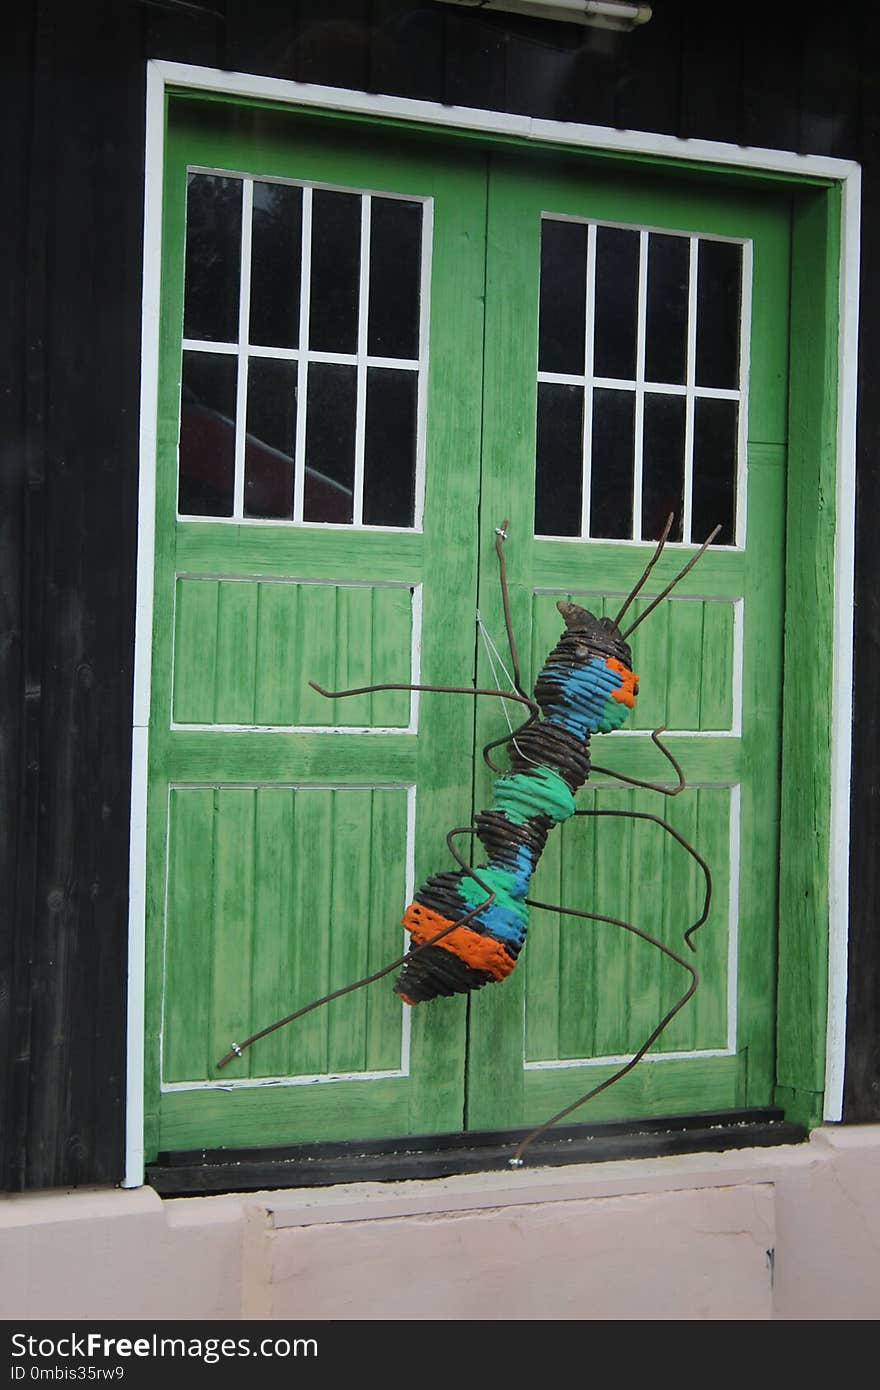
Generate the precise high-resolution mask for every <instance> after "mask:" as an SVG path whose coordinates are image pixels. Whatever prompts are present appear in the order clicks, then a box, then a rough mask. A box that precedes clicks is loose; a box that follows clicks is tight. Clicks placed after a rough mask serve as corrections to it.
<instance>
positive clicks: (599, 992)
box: [575, 786, 633, 1056]
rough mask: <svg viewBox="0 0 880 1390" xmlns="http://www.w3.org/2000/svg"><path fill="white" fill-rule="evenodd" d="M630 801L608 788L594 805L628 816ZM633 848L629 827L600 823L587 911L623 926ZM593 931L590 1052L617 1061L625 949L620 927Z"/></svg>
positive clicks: (623, 1015)
mask: <svg viewBox="0 0 880 1390" xmlns="http://www.w3.org/2000/svg"><path fill="white" fill-rule="evenodd" d="M632 800H633V797H632V793H631V792H630V791H627V790H624V791H618V790H617V789H615V788H612V787H610V786H609V787H605V788H603V790H602V792H601V801H600V802H599V803H598V804H599V805H600V806H601V807H603V808H607V809H609V810H610V809H614V810H621V811H627V810H630V809H631V808H632ZM632 842H633V833H632V822H631V821H628V820H626V819H623V818H620V819H618V818H617V817H613V818H612V817H609V818H607V819H606V818H600V819H599V824H598V829H597V831H596V843H597V859H596V888H595V899H594V902H592V903H590V904H589V905H588V909H587V910H589V911H593V912H600V913H603V914H605V915H607V916H609V917H621V918H623V919H624V921H629V920H630V919H631V915H632V910H631V884H632ZM578 906H580V904H578ZM585 925H586V924H585ZM589 929H590V928H589V927H588V926H587V930H589ZM594 930H595V931H596V933H597V935H596V944H597V949H596V965H595V972H596V973H595V1011H596V1032H595V1041H594V1048H595V1051H596V1054H597V1055H598V1056H605V1055H608V1056H617V1055H618V1054H619V1053H621V1052H622V1051H623V1050H624V1049H625V1047H626V1041H627V1036H628V1022H627V1011H628V1000H627V976H628V974H629V969H628V960H629V954H630V946H629V942H628V941H626V940H625V934H624V932H622V931H621V929H620V928H619V927H615V926H613V925H612V924H610V923H604V922H600V923H597V924H596V926H595V928H594ZM575 1055H577V1054H575ZM581 1055H583V1054H581Z"/></svg>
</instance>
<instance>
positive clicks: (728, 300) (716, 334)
mask: <svg viewBox="0 0 880 1390" xmlns="http://www.w3.org/2000/svg"><path fill="white" fill-rule="evenodd" d="M698 264H699V270H698V274H697V363H696V368H697V370H696V380H697V385H698V386H724V387H737V386H739V337H740V315H741V306H742V246H741V245H740V244H739V243H738V242H732V241H703V240H701V241H700V244H699V262H698Z"/></svg>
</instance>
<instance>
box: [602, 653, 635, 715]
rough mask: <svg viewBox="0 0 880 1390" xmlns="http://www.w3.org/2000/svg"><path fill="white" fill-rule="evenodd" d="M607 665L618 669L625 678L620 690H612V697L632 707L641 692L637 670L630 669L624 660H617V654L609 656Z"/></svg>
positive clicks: (619, 702)
mask: <svg viewBox="0 0 880 1390" xmlns="http://www.w3.org/2000/svg"><path fill="white" fill-rule="evenodd" d="M605 665H606V666H607V667H608V668H609V670H611V671H616V672H617V674H618V675H619V676H620V677H621V679H622V680H623V685H622V686H621V687H620V689H619V690H612V692H611V698H612V699H613V700H617V702H618V704H621V705H626V706H627V708H628V709H632V707H633V705H634V704H635V702H636V696H637V695H638V693H639V678H638V676H637V675H636V673H635V671H630V670H629V669H628V668H627V667H626V666H624V664H623V662H622V661H618V660H617V657H616V656H609V658H608V660H607V661H606V662H605Z"/></svg>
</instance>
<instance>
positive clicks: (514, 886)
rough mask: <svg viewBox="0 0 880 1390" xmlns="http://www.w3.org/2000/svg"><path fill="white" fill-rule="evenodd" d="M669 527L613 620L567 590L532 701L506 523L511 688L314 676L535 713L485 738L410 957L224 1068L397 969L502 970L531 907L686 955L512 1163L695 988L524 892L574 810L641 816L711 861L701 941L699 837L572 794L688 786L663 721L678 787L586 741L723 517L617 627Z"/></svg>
mask: <svg viewBox="0 0 880 1390" xmlns="http://www.w3.org/2000/svg"><path fill="white" fill-rule="evenodd" d="M671 525H672V517H671V516H670V517H669V519H668V521H667V523H666V527H665V529H664V532H663V535H662V536H661V538H660V541H659V543H658V545H657V548H656V550H655V552H654V554H653V556H652V558H651V560H650V561H649V562H648V565H647V566H646V568H645V570H644V572H643V573H642V576H641V578H640V579H639V580H638V582H637V583H636V585H635V586H634V588H633V589H632V590H631V591H630V593H629V595H628V597H627V599H626V601H625V603H624V605H623V607H622V608H621V610H620V612H619V613H618V614H617V616H616V617H615V618H613V619H612V618H605V617H603V618H597V617H595V616H594V615H593V614H592V613H590V612H588V611H587V610H586V609H585V608H581V607H579V606H578V605H577V604H575V603H570V602H565V601H560V602H559V603H558V604H557V607H558V609H559V611H560V613H561V615H562V617H563V619H564V621H565V631H564V632H563V633H562V635H561V637H560V638H559V641H558V642H557V644H556V646H555V647H554V649H553V651H552V652H551V653H550V655H549V656H548V657H547V659H546V661H545V662H544V665H543V667H542V669H541V671H540V674H539V675H538V678H537V681H536V682H535V689H534V698H531V697H530V696H529V695H527V694H526V692H525V690H524V689H523V688H522V685H521V683H520V677H519V664H518V660H517V655H516V643H515V641H514V637H513V631H512V627H511V621H510V607H509V602H508V593H507V584H506V578H505V566H504V554H503V548H502V542H503V540H504V539H505V538H506V534H507V532H506V526H507V523H506V522H504V524H503V525H502V526H501V527H500V528H498V529H497V530H496V551H497V554H498V560H499V567H500V580H501V593H502V598H503V601H504V616H505V624H506V628H507V639H508V644H509V647H510V654H511V658H512V662H513V685H514V691H513V692H506V691H500V690H484V689H479V688H474V687H466V686H431V685H408V684H406V685H404V684H401V685H392V684H383V685H378V686H362V687H358V688H356V689H353V690H337V691H330V690H324V689H323V688H322V687H321V686H319V685H316V684H315V682H310V684H312V685H313V686H314V688H315V689H316V690H317V691H318V692H319V693H320V694H322V695H325V696H327V697H328V698H331V699H341V698H344V697H346V696H349V695H363V694H367V693H369V692H370V691H373V690H420V691H433V692H441V693H446V694H461V695H471V696H476V695H489V696H496V697H498V696H500V697H501V698H503V699H507V700H514V701H519V702H520V703H522V704H524V705H526V706H528V709H529V718H528V719H527V720H526V721H525V723H524V724H522V725H521V727H520V728H518V729H516V730H514V731H512V732H511V733H510V734H509V735H507V736H505V737H504V738H502V739H498V740H495V741H494V742H493V743H490V744H487V745H486V747H485V748H484V750H483V756H484V758H485V759H486V762H487V763H488V764H489V766H490V767H491V768H492V769H493V771H495V772H497V773H500V774H501V775H500V776H499V777H498V779H497V781H496V783H495V787H494V799H493V803H492V805H491V806H490V807H488V808H487V809H486V810H484V811H480V812H479V813H478V814H477V815H476V816H475V818H474V821H473V823H472V824H471V825H470V826H466V827H460V828H458V829H455V830H450V832H449V834H448V835H447V837H446V842H447V845H448V847H449V849H450V852H451V853H452V855H453V857H454V858H455V859H456V861H457V863H458V865H459V867H458V869H454V870H447V871H445V872H442V873H438V874H434V875H433V876H432V877H431V878H429V879H428V880H427V882H426V883H424V884H423V885H422V887H421V888H420V889H419V890H418V892H417V893H416V895H415V898H414V900H413V902H411V903H410V904H409V906H408V907H407V908H406V911H405V913H404V917H403V924H404V926H405V927H406V929H407V930H408V932H409V933H410V947H409V949H408V950H407V951H406V952H405V954H404V955H403V956H401V957H400V958H399V959H398V960H395V961H392V962H390V964H388V965H386V966H384V967H383V968H382V969H381V970H377V971H375V972H374V973H373V974H371V975H367V976H365V977H364V978H363V979H361V980H355V981H354V982H353V983H351V984H347V985H343V986H342V987H340V988H339V989H335V990H333V991H331V992H330V993H329V994H325V995H323V996H322V997H321V998H320V999H314V1000H312V1001H311V1002H310V1003H308V1004H304V1005H303V1006H302V1007H301V1008H298V1009H296V1010H294V1012H293V1013H290V1014H288V1015H287V1016H286V1017H285V1018H282V1019H278V1020H277V1022H275V1023H272V1024H269V1025H268V1026H267V1027H266V1028H263V1029H261V1030H260V1031H259V1032H257V1033H254V1034H252V1036H251V1037H249V1038H247V1039H245V1041H244V1042H242V1043H233V1044H232V1046H231V1047H230V1050H229V1052H227V1054H226V1055H225V1057H222V1058H221V1059H220V1061H219V1062H218V1063H217V1066H218V1068H221V1067H224V1066H226V1065H227V1063H229V1062H231V1061H232V1059H233V1058H234V1057H240V1056H241V1055H242V1053H243V1051H244V1049H245V1048H247V1047H250V1046H251V1045H252V1044H253V1043H255V1042H257V1041H258V1040H259V1039H260V1038H263V1037H265V1036H266V1035H267V1034H268V1033H272V1032H274V1031H275V1030H276V1029H277V1028H282V1027H284V1026H285V1025H286V1024H288V1023H292V1022H293V1021H294V1020H295V1019H298V1018H301V1017H302V1016H303V1015H304V1014H306V1013H310V1012H311V1011H312V1010H313V1009H317V1008H319V1007H321V1006H322V1005H324V1004H328V1003H329V1002H330V1001H331V1000H333V999H338V998H339V997H340V996H342V995H344V994H348V993H350V992H351V991H352V990H355V989H360V988H361V987H362V986H364V985H368V984H371V983H372V982H373V981H374V980H379V979H381V978H382V977H383V976H385V975H388V974H390V973H391V972H392V971H393V970H397V969H400V976H399V978H398V981H397V985H396V989H397V993H398V994H399V995H400V997H401V998H402V999H403V1000H404V1001H405V1002H406V1003H407V1004H418V1003H422V1002H425V1001H427V1000H430V999H434V998H436V997H437V996H442V995H453V994H459V993H466V992H468V991H470V990H475V989H480V988H482V987H483V986H484V985H486V984H489V983H491V982H496V981H501V980H504V979H505V978H506V977H507V976H508V975H509V974H510V972H511V971H512V970H513V968H514V966H515V965H516V961H517V957H518V955H519V953H520V951H521V950H522V947H523V944H524V943H525V938H526V932H527V929H528V924H529V909H530V908H531V907H535V908H541V909H547V910H549V911H553V912H561V913H564V914H566V915H568V916H572V917H580V918H586V919H589V920H592V921H598V922H606V923H610V924H613V925H614V926H616V927H619V928H621V929H623V930H624V931H627V932H631V933H632V934H633V935H635V936H637V937H639V938H640V939H641V940H643V941H646V942H648V943H649V944H650V945H652V946H654V947H656V948H657V949H658V950H659V951H661V952H662V953H663V954H664V955H665V956H666V957H667V958H668V959H670V960H672V961H674V962H675V963H676V964H677V965H679V966H681V967H682V968H683V969H684V970H685V971H686V972H687V973H688V975H689V976H690V984H689V985H688V987H687V989H686V990H685V992H684V993H683V994H682V995H681V997H680V998H679V999H678V1000H677V1001H676V1002H675V1003H674V1004H673V1005H672V1007H671V1008H670V1009H669V1010H668V1011H667V1012H666V1014H665V1015H664V1016H663V1018H662V1019H661V1020H660V1021H659V1022H658V1024H657V1025H656V1027H655V1028H654V1029H653V1031H652V1032H651V1034H650V1036H649V1037H647V1038H646V1039H645V1041H644V1042H643V1043H642V1045H641V1046H640V1047H639V1049H638V1050H637V1051H636V1052H635V1053H634V1055H633V1056H632V1057H631V1058H630V1059H629V1061H627V1062H626V1063H624V1064H623V1065H622V1066H621V1067H619V1068H618V1070H617V1071H615V1072H614V1073H613V1074H612V1075H611V1076H610V1077H608V1078H606V1079H605V1080H604V1081H602V1082H600V1083H599V1085H598V1086H595V1087H593V1089H592V1090H590V1091H588V1092H587V1093H586V1095H584V1096H581V1097H580V1098H579V1099H578V1100H576V1101H574V1102H573V1103H572V1104H571V1105H568V1106H566V1107H565V1109H564V1110H561V1111H559V1112H558V1113H557V1114H556V1115H553V1116H552V1117H551V1118H550V1119H549V1120H547V1121H546V1122H545V1123H544V1124H542V1125H541V1126H540V1127H539V1128H538V1129H535V1130H533V1131H532V1132H531V1133H530V1134H529V1135H527V1137H526V1138H525V1139H524V1140H523V1141H522V1142H521V1143H520V1144H519V1146H518V1148H517V1149H516V1152H515V1154H514V1156H513V1157H512V1158H511V1159H510V1162H511V1163H513V1164H515V1165H519V1164H520V1163H521V1161H522V1159H521V1155H522V1153H523V1151H524V1150H525V1148H526V1147H527V1146H528V1145H529V1144H530V1143H532V1142H533V1140H534V1139H535V1138H537V1136H538V1135H539V1134H541V1133H543V1131H544V1130H546V1129H548V1128H549V1127H550V1126H551V1125H552V1124H555V1123H556V1121H557V1120H560V1119H561V1118H562V1117H563V1116H564V1115H567V1114H569V1113H570V1111H572V1110H574V1109H576V1108H577V1107H578V1106H580V1105H583V1104H584V1102H585V1101H587V1100H589V1099H590V1098H591V1097H592V1096H594V1095H596V1094H597V1093H598V1092H599V1091H601V1090H605V1089H606V1088H607V1087H608V1086H610V1085H613V1083H614V1082H615V1081H617V1080H619V1078H620V1077H622V1076H623V1075H625V1074H626V1072H628V1071H630V1070H631V1069H632V1068H633V1067H634V1066H635V1065H636V1064H637V1063H638V1061H639V1060H640V1059H641V1058H642V1057H643V1056H644V1055H645V1053H646V1052H647V1051H648V1048H649V1047H651V1046H652V1044H653V1043H654V1042H655V1040H656V1039H657V1038H658V1037H659V1035H660V1034H661V1033H662V1031H663V1029H664V1028H665V1027H666V1026H667V1025H668V1024H669V1022H670V1021H671V1020H672V1018H674V1016H675V1015H676V1014H677V1013H678V1012H679V1010H680V1009H681V1008H683V1007H684V1005H685V1004H686V1003H687V1001H688V1000H689V999H690V997H691V995H692V994H693V992H694V990H695V989H696V987H697V974H696V971H695V970H694V968H693V966H692V965H691V964H690V962H689V961H688V960H686V959H685V958H684V957H683V956H681V955H680V954H678V953H677V952H676V951H674V950H673V949H672V948H671V947H670V946H668V945H667V944H664V943H663V942H661V941H658V940H657V939H656V938H655V937H653V936H650V935H649V934H648V933H647V932H645V931H643V930H641V928H639V927H636V926H634V925H633V924H632V923H631V922H625V921H623V920H622V919H621V918H617V917H609V916H605V915H602V914H599V913H594V912H587V911H583V910H581V909H575V908H571V907H562V906H559V905H555V904H549V903H541V902H537V901H536V900H534V899H531V898H529V897H528V892H529V885H530V882H531V878H532V875H533V873H534V871H535V868H536V867H537V864H538V861H539V859H540V857H541V852H542V850H543V848H544V845H545V844H546V842H547V836H548V834H549V833H550V831H551V830H552V829H553V827H554V826H556V825H559V824H561V823H562V822H564V821H566V820H568V819H569V818H570V817H571V816H586V815H590V816H630V817H632V818H633V819H635V820H641V821H645V822H652V823H654V824H656V825H658V826H660V827H661V828H662V829H663V830H664V831H665V832H666V833H668V834H669V835H671V836H672V837H673V839H675V840H676V841H677V842H678V843H679V844H680V845H681V846H682V847H683V848H684V849H685V850H686V851H687V853H688V854H690V855H691V856H692V858H693V859H694V860H695V861H696V862H697V863H698V864H699V866H700V868H701V870H702V871H703V875H704V879H705V897H704V902H703V908H702V911H701V913H700V916H699V917H698V918H697V920H696V921H695V922H694V923H692V924H691V925H690V926H689V927H688V929H687V930H686V931H685V933H684V940H685V943H686V944H687V946H688V947H689V948H690V949H691V950H692V951H693V950H694V949H695V948H694V945H693V941H692V936H693V933H694V932H695V931H696V930H697V928H698V927H699V926H701V925H702V923H703V922H705V920H706V918H707V917H708V914H709V904H710V901H711V893H712V882H711V875H710V873H709V869H708V866H707V865H706V863H705V861H704V860H703V859H702V858H701V857H700V855H699V854H698V853H697V851H696V850H695V849H694V848H693V846H691V845H689V844H688V842H687V841H686V840H685V839H684V838H683V836H681V835H680V834H679V833H678V831H677V830H675V829H674V828H673V827H672V826H671V825H669V824H668V822H667V821H665V820H662V819H661V818H660V817H659V816H654V815H651V814H649V813H647V812H643V811H631V812H625V811H611V810H608V811H605V810H589V811H588V810H581V809H578V808H577V807H576V805H575V796H576V793H577V791H578V790H579V788H580V787H582V786H583V785H584V783H585V782H586V780H587V778H588V776H589V774H590V771H591V770H594V771H599V772H602V773H603V774H608V775H610V776H613V777H616V778H617V779H618V780H619V781H622V782H627V783H630V784H631V785H634V786H640V787H647V788H650V789H652V790H655V791H658V792H661V793H663V794H664V795H666V796H675V795H677V794H678V793H679V792H680V791H682V790H683V789H684V785H685V783H684V777H683V776H682V773H681V769H680V768H679V766H678V763H677V762H676V761H675V759H674V758H673V756H672V754H671V753H670V752H669V751H668V749H666V748H665V747H664V745H663V744H662V743H661V742H660V738H659V735H660V733H661V732H662V730H661V729H655V731H654V733H653V734H652V735H651V737H652V738H653V740H654V743H655V744H656V746H657V748H658V749H659V750H660V752H661V753H662V754H663V755H664V756H665V757H666V758H667V759H668V760H669V762H670V763H671V764H672V766H673V768H674V769H675V771H676V773H677V775H678V782H677V785H674V786H669V785H662V784H658V783H653V782H644V781H641V780H639V779H636V778H632V777H628V776H624V775H623V774H621V773H614V772H610V770H609V769H608V768H604V767H603V768H600V767H599V766H598V764H595V763H592V762H591V757H590V740H591V738H592V737H593V735H594V734H600V733H610V732H613V731H614V730H615V729H619V728H620V727H621V726H622V724H623V723H624V721H625V720H626V718H627V716H628V714H629V712H630V710H631V709H632V708H633V706H634V704H635V700H636V696H637V694H638V681H639V678H638V676H636V675H635V673H634V671H633V667H632V654H631V651H630V648H629V646H628V644H627V638H628V637H629V636H630V634H631V633H632V632H633V631H634V629H635V628H636V627H638V625H639V624H640V623H641V622H643V621H644V620H645V618H647V617H648V615H649V614H650V613H651V612H653V610H654V608H656V606H657V604H659V603H660V602H661V600H662V599H664V598H665V597H666V595H667V594H668V593H669V592H670V590H671V589H672V588H674V586H675V585H676V584H677V583H678V582H679V581H680V580H681V579H682V578H683V577H684V576H685V574H687V572H688V570H690V569H692V568H693V566H694V565H695V564H696V562H697V561H698V560H699V559H700V556H701V555H703V554H704V552H705V550H706V548H707V547H708V546H709V544H710V543H711V542H712V540H714V538H715V536H716V534H717V532H718V530H720V527H716V529H715V531H713V532H712V534H711V535H710V536H709V538H708V540H707V541H706V542H705V543H704V544H703V546H702V547H701V548H700V550H698V551H697V553H696V554H695V555H694V556H693V557H692V558H691V560H690V561H689V562H688V563H687V564H686V565H685V566H684V568H683V569H682V570H681V571H680V573H679V574H678V575H676V577H675V578H674V579H673V580H672V582H671V583H669V584H667V585H666V587H665V588H664V589H663V590H662V592H661V593H660V594H658V595H657V596H656V598H654V599H653V600H652V601H651V603H650V604H649V605H648V607H647V608H646V609H645V610H644V611H643V612H642V613H641V614H640V616H639V617H638V618H637V619H636V621H635V622H634V623H632V624H631V625H630V626H629V627H628V628H627V630H626V631H625V632H622V631H621V628H620V623H621V620H622V618H623V615H624V614H625V613H626V611H627V609H628V608H629V606H630V604H631V603H632V602H633V600H634V599H635V597H636V595H637V594H638V593H639V591H640V590H641V588H642V587H643V585H644V583H645V581H646V580H647V578H648V575H649V574H650V572H651V570H652V568H653V566H654V565H655V564H656V562H657V560H658V559H659V557H660V554H661V552H662V550H663V547H664V545H665V542H666V538H667V536H668V534H669V530H670V528H671ZM498 744H505V745H507V746H508V749H509V759H510V766H509V770H507V771H503V770H502V769H500V768H498V767H496V765H495V764H494V763H493V762H492V761H491V758H490V757H489V752H490V749H492V748H493V747H496V746H498ZM459 835H470V836H474V837H476V838H477V839H478V840H479V841H480V843H481V845H482V846H483V848H484V850H485V852H486V861H485V862H484V863H483V864H482V865H479V866H478V867H476V868H472V867H470V866H469V864H468V863H467V862H466V861H465V860H464V859H463V858H462V857H461V855H460V854H459V853H458V851H457V850H456V848H455V846H454V843H453V841H454V839H455V837H457V836H459Z"/></svg>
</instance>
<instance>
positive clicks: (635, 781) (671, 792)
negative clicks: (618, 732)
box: [592, 724, 687, 796]
mask: <svg viewBox="0 0 880 1390" xmlns="http://www.w3.org/2000/svg"><path fill="white" fill-rule="evenodd" d="M665 732H666V725H665V724H661V725H660V727H659V729H655V730H654V732H653V733H652V734H651V738H652V740H653V741H654V743H655V744H656V745H657V747H658V748H659V749H660V752H661V753H662V754H663V756H664V758H666V759H667V761H668V762H670V763H672V766H673V767H674V768H675V772H676V775H677V777H678V785H677V786H675V787H667V786H664V784H663V783H662V782H643V781H642V780H641V778H640V777H625V776H624V775H623V773H622V772H615V771H614V769H613V768H610V767H600V766H599V764H598V763H593V765H592V771H593V772H604V774H605V776H606V777H613V778H615V780H616V781H618V782H626V783H628V785H629V786H631V787H644V788H645V790H646V791H649V792H661V793H662V795H663V796H678V794H679V792H683V791H684V789H685V787H686V786H687V783H686V782H685V780H684V773H683V772H682V770H681V766H680V764H679V763H678V762H677V761H676V759H675V758H674V757H673V756H672V753H671V752H670V751H669V749H668V748H667V747H666V745H665V743H661V742H660V735H661V734H663V733H665Z"/></svg>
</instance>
